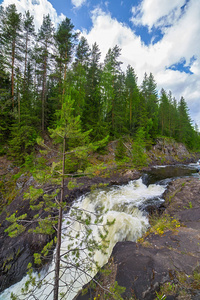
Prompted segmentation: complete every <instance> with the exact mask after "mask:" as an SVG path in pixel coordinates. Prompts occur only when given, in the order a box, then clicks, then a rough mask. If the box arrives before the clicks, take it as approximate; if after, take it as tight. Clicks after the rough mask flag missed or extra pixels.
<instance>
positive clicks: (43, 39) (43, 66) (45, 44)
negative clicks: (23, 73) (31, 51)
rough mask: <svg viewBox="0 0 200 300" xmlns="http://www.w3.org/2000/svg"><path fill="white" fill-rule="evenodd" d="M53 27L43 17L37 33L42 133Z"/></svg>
mask: <svg viewBox="0 0 200 300" xmlns="http://www.w3.org/2000/svg"><path fill="white" fill-rule="evenodd" d="M53 34H54V27H53V24H52V21H51V19H50V16H49V15H47V16H44V17H43V23H42V25H41V28H40V29H39V32H38V43H39V49H38V52H39V74H40V76H41V83H42V86H41V101H42V118H41V119H42V122H41V123H42V124H41V129H42V131H43V132H44V130H45V127H46V126H45V106H46V100H47V92H48V89H47V79H48V70H49V68H50V60H51V55H52V53H51V51H53V49H52V47H53V45H54V38H53Z"/></svg>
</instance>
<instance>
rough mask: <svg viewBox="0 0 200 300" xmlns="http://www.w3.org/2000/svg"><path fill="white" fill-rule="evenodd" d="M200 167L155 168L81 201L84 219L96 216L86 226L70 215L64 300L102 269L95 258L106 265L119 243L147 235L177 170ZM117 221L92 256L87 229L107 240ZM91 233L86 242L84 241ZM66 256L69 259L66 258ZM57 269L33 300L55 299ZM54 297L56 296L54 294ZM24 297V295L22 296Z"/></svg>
mask: <svg viewBox="0 0 200 300" xmlns="http://www.w3.org/2000/svg"><path fill="white" fill-rule="evenodd" d="M196 166H197V165H196V164H193V165H192V164H191V165H190V166H181V167H180V166H179V167H177V166H174V167H165V168H154V170H153V171H152V172H151V174H146V175H144V176H143V177H142V178H140V179H138V180H134V181H131V182H129V183H128V184H127V185H123V186H113V187H111V188H104V189H99V190H95V191H93V192H91V193H89V194H87V195H86V196H84V197H81V198H79V199H78V200H77V201H75V203H74V205H73V207H72V209H71V212H72V211H78V212H82V216H81V217H82V218H85V219H87V217H88V215H90V222H89V223H90V225H88V226H84V225H83V224H82V223H81V221H79V222H77V221H76V219H77V215H76V217H75V216H73V214H72V213H71V214H68V215H66V216H65V220H64V222H63V240H62V248H61V256H62V258H63V262H62V266H63V268H61V273H60V276H61V279H62V282H63V284H61V287H60V290H59V291H60V292H63V293H64V294H65V297H64V299H67V300H71V299H73V298H74V296H75V295H76V294H77V292H78V291H79V290H80V289H81V287H82V286H83V285H84V284H85V283H87V282H88V281H90V280H91V278H92V277H93V276H94V275H95V274H96V272H97V269H96V265H95V264H94V263H93V261H96V262H97V263H98V265H99V266H103V265H104V264H105V263H106V262H107V261H108V259H109V257H110V255H111V252H112V249H113V247H114V246H115V244H116V243H117V242H118V241H136V240H137V239H138V238H140V237H141V236H142V234H143V233H144V232H145V231H146V230H147V228H148V226H149V223H148V216H147V214H146V213H145V212H144V208H145V205H146V203H149V202H152V203H154V204H155V205H156V204H158V205H159V204H160V203H161V202H162V201H163V199H162V194H163V192H164V191H165V188H166V184H167V183H168V182H169V180H171V179H170V178H171V177H172V176H173V175H172V174H174V173H175V177H177V176H178V177H182V176H188V175H194V176H197V173H196ZM99 211H101V215H102V220H101V223H99V222H98V225H96V224H95V220H96V215H97V212H99ZM113 220H115V222H114V224H112V225H110V226H108V227H107V228H108V235H107V238H106V239H107V240H108V241H109V244H108V245H107V249H106V254H105V253H102V251H100V250H96V251H93V252H94V253H93V257H90V256H89V255H88V254H89V252H88V251H87V249H86V248H87V245H88V243H89V241H87V239H88V236H87V229H88V228H89V229H91V231H92V233H91V236H92V239H93V240H95V241H96V242H97V243H100V244H101V243H102V241H101V238H100V235H99V232H100V231H102V228H104V226H106V224H107V221H109V222H112V221H113ZM75 237H77V238H75ZM85 237H86V240H84V239H85ZM83 241H84V243H83ZM86 244H87V245H86ZM72 248H79V249H81V251H80V257H77V258H76V255H71V254H70V253H69V254H68V249H72ZM77 253H78V252H77ZM78 256H79V255H78ZM65 257H67V258H66V259H65ZM66 262H67V263H66ZM53 270H54V262H53V261H52V263H51V265H50V266H49V268H48V269H46V270H43V271H42V272H41V276H42V278H45V280H46V282H47V284H45V285H44V286H42V288H41V289H37V290H35V291H34V297H33V296H29V298H28V299H30V300H32V299H40V300H45V299H48V300H50V299H52V298H53V294H52V290H53V289H52V285H53V275H54V274H53ZM36 277H37V274H36ZM26 280H27V277H25V278H23V280H22V281H20V282H19V283H17V284H15V285H13V286H11V287H10V288H8V289H7V290H5V291H4V292H3V293H2V294H1V295H0V300H9V299H10V295H11V292H14V293H15V294H17V295H20V291H21V287H23V286H24V284H25V282H26ZM66 283H67V284H66ZM48 295H50V296H49V297H48ZM20 299H24V298H23V297H20Z"/></svg>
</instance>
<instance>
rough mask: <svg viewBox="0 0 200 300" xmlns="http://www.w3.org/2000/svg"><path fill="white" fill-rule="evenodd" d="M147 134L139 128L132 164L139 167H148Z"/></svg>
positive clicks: (133, 147) (134, 144)
mask: <svg viewBox="0 0 200 300" xmlns="http://www.w3.org/2000/svg"><path fill="white" fill-rule="evenodd" d="M145 145H146V144H145V132H144V129H143V128H139V129H138V131H137V134H136V137H135V139H134V141H133V145H132V153H133V158H132V162H133V164H134V165H135V166H137V167H143V166H146V165H147V154H146V153H145Z"/></svg>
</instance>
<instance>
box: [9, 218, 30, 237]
mask: <svg viewBox="0 0 200 300" xmlns="http://www.w3.org/2000/svg"><path fill="white" fill-rule="evenodd" d="M26 217H27V214H23V215H21V216H18V217H16V213H14V214H12V215H11V216H10V217H8V218H6V220H7V221H8V222H10V223H12V224H11V225H10V226H9V227H8V228H6V229H5V232H8V235H9V236H10V237H16V236H18V235H19V234H21V233H22V232H24V231H25V229H26V228H25V226H24V225H23V224H21V222H20V220H23V219H25V218H26Z"/></svg>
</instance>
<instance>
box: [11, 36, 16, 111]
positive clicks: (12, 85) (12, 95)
mask: <svg viewBox="0 0 200 300" xmlns="http://www.w3.org/2000/svg"><path fill="white" fill-rule="evenodd" d="M14 64H15V40H14V41H13V43H12V74H11V98H12V108H13V109H14Z"/></svg>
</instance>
